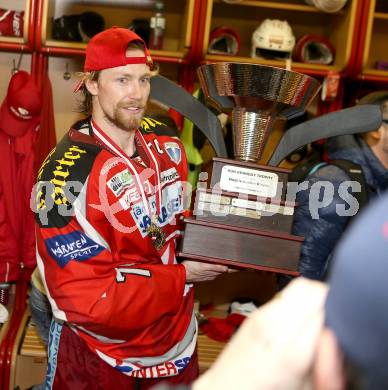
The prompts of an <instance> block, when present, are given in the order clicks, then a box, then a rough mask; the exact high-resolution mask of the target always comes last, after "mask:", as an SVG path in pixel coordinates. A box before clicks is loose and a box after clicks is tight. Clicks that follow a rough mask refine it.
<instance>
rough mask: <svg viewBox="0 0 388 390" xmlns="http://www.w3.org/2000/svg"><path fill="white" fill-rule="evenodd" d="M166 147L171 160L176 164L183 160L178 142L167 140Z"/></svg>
mask: <svg viewBox="0 0 388 390" xmlns="http://www.w3.org/2000/svg"><path fill="white" fill-rule="evenodd" d="M164 148H165V149H166V152H167V154H168V157H170V160H171V161H172V162H174V163H175V164H179V163H180V162H181V160H182V153H181V148H180V147H179V145H178V144H177V143H176V142H166V143H165V144H164Z"/></svg>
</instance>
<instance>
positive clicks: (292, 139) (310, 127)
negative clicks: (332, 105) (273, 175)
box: [268, 104, 382, 166]
mask: <svg viewBox="0 0 388 390" xmlns="http://www.w3.org/2000/svg"><path fill="white" fill-rule="evenodd" d="M381 122H382V113H381V109H380V107H379V106H378V105H371V104H365V105H361V106H355V107H350V108H345V109H343V110H341V111H336V112H331V113H329V114H326V115H322V116H320V117H318V118H314V119H311V120H309V121H306V122H303V123H301V124H299V125H297V126H293V127H291V128H290V129H288V130H287V131H286V133H285V134H284V136H283V137H282V139H281V140H280V142H279V144H278V146H277V147H276V149H275V150H274V152H273V154H272V157H271V158H270V160H269V162H268V165H272V166H277V165H279V164H280V163H281V162H282V161H283V159H284V158H286V157H287V156H288V155H289V154H290V153H292V152H293V151H294V150H296V149H298V148H300V147H301V146H304V145H307V144H309V143H311V142H314V141H317V140H319V139H323V138H329V137H335V136H337V135H345V134H357V133H364V132H367V131H373V130H376V129H378V128H379V127H380V126H381Z"/></svg>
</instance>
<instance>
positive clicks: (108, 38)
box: [84, 27, 153, 72]
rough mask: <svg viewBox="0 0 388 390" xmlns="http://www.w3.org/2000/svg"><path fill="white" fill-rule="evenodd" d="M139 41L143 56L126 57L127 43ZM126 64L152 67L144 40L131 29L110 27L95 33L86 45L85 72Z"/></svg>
mask: <svg viewBox="0 0 388 390" xmlns="http://www.w3.org/2000/svg"><path fill="white" fill-rule="evenodd" d="M131 42H140V43H141V44H142V45H143V47H144V56H142V57H127V56H126V55H125V53H126V51H127V47H128V44H129V43H131ZM127 64H146V65H148V66H149V67H150V68H151V69H152V67H153V62H152V58H151V55H150V52H149V51H148V49H147V46H146V44H145V43H144V41H143V40H142V39H141V38H140V37H139V36H138V35H137V34H136V33H134V32H133V31H131V30H128V29H126V28H120V27H112V28H109V29H107V30H105V31H102V32H100V33H99V34H97V35H95V36H94V37H93V38H92V39H91V40H90V41H89V43H88V45H87V47H86V59H85V65H84V71H85V72H91V71H93V70H102V69H108V68H115V67H117V66H125V65H127Z"/></svg>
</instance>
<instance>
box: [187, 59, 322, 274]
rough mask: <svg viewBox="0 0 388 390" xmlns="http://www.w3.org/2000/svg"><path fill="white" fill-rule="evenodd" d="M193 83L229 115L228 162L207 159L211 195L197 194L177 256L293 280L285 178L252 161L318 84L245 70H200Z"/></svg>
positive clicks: (272, 71)
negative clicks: (210, 163) (279, 274)
mask: <svg viewBox="0 0 388 390" xmlns="http://www.w3.org/2000/svg"><path fill="white" fill-rule="evenodd" d="M198 76H199V80H200V83H201V87H202V89H203V91H204V94H205V97H206V98H207V99H208V100H209V101H210V102H211V103H212V104H213V105H215V106H217V108H218V109H219V110H221V111H224V112H232V129H233V140H234V145H233V147H234V157H235V159H233V160H231V159H223V158H214V159H213V167H212V175H211V182H210V188H199V189H198V190H197V194H196V200H195V206H194V215H195V217H194V218H190V219H187V220H186V227H185V236H184V239H183V242H182V246H181V251H180V252H181V253H180V255H182V256H185V257H186V258H192V259H195V260H201V261H207V262H216V263H221V264H227V265H230V264H233V265H235V266H241V267H247V268H256V269H265V270H271V271H275V272H283V273H289V274H297V272H298V260H299V256H300V246H301V242H302V241H303V238H301V237H297V236H293V235H291V228H292V222H293V214H294V206H295V203H294V202H288V201H287V200H286V189H287V181H288V174H289V172H290V171H289V170H287V169H283V168H278V167H272V166H267V165H259V164H257V161H258V160H259V159H260V157H261V154H262V152H263V149H264V147H265V143H266V141H267V138H268V135H269V133H270V131H271V129H272V127H273V125H274V122H275V121H276V120H277V119H278V118H279V117H282V116H288V115H290V114H292V113H293V112H294V113H295V111H297V110H304V109H305V108H306V107H307V106H308V105H309V103H310V102H311V101H312V100H313V98H314V97H315V95H316V94H317V92H318V91H319V88H320V84H319V83H318V82H317V81H316V80H315V79H313V78H312V77H310V76H307V75H304V74H300V73H297V72H293V71H288V70H285V69H280V68H275V67H270V66H263V65H256V64H245V63H217V64H208V65H203V66H201V67H200V68H199V69H198Z"/></svg>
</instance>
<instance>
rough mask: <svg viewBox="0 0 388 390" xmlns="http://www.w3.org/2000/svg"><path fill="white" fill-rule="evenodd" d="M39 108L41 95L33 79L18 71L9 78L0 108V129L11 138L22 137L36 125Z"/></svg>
mask: <svg viewBox="0 0 388 390" xmlns="http://www.w3.org/2000/svg"><path fill="white" fill-rule="evenodd" d="M41 108H42V95H41V93H40V91H39V88H38V86H37V85H36V84H35V81H34V79H33V77H32V76H31V75H30V74H29V73H27V72H25V71H23V70H20V71H18V72H17V73H15V74H14V75H13V76H12V77H11V80H10V82H9V85H8V91H7V96H6V97H5V99H4V101H3V103H2V105H1V108H0V129H1V130H2V131H4V133H6V134H8V135H10V136H12V137H20V136H22V135H24V134H25V133H26V132H27V131H28V129H30V128H31V127H32V126H35V127H36V126H37V125H38V123H39V120H40V111H41Z"/></svg>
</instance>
